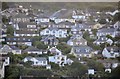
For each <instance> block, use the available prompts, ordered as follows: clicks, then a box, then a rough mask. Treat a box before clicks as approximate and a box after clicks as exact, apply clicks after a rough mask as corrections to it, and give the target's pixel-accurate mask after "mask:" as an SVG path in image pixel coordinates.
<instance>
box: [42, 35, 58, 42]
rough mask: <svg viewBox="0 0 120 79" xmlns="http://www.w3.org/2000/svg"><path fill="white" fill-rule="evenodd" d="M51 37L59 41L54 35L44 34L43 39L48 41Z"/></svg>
mask: <svg viewBox="0 0 120 79" xmlns="http://www.w3.org/2000/svg"><path fill="white" fill-rule="evenodd" d="M49 39H52V40H54V42H58V41H59V40H58V39H57V38H56V37H55V36H54V35H47V36H43V37H42V39H41V41H48V40H49Z"/></svg>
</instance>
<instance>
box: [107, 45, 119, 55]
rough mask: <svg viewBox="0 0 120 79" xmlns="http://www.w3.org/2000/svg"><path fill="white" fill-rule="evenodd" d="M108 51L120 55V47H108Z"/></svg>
mask: <svg viewBox="0 0 120 79" xmlns="http://www.w3.org/2000/svg"><path fill="white" fill-rule="evenodd" d="M106 49H107V50H108V51H109V52H110V51H111V50H113V52H119V53H120V47H117V46H113V47H106Z"/></svg>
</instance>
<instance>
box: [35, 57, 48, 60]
mask: <svg viewBox="0 0 120 79" xmlns="http://www.w3.org/2000/svg"><path fill="white" fill-rule="evenodd" d="M35 59H37V60H38V61H47V58H45V57H35Z"/></svg>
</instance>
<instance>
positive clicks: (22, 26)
mask: <svg viewBox="0 0 120 79" xmlns="http://www.w3.org/2000/svg"><path fill="white" fill-rule="evenodd" d="M14 28H15V29H16V30H26V31H37V30H38V29H39V28H38V27H37V25H36V24H35V23H32V22H25V23H22V22H19V23H17V24H14Z"/></svg>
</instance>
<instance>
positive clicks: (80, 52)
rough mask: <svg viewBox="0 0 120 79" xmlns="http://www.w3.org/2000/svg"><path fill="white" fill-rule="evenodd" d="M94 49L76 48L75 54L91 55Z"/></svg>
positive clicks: (87, 47)
mask: <svg viewBox="0 0 120 79" xmlns="http://www.w3.org/2000/svg"><path fill="white" fill-rule="evenodd" d="M92 50H93V49H92V48H91V47H89V46H74V47H73V51H74V53H75V54H90V53H91V51H92Z"/></svg>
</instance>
